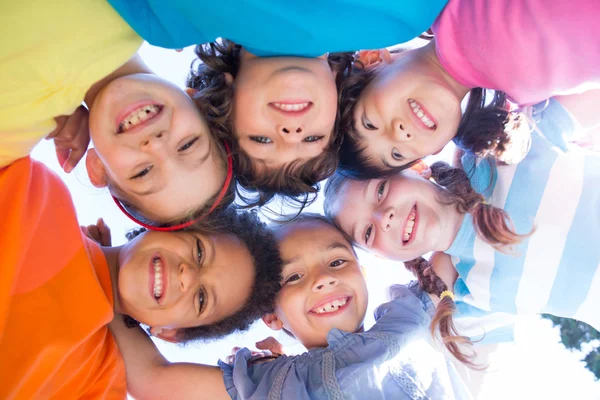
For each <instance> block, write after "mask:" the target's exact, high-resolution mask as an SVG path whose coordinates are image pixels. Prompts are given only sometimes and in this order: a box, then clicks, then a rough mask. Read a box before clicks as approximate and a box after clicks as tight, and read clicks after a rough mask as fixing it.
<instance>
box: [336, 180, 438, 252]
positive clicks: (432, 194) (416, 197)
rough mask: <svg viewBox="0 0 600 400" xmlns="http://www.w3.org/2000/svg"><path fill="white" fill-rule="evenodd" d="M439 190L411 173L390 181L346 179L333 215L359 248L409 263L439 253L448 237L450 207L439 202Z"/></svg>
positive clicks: (337, 196) (337, 198)
mask: <svg viewBox="0 0 600 400" xmlns="http://www.w3.org/2000/svg"><path fill="white" fill-rule="evenodd" d="M438 192H439V189H438V187H437V186H435V185H434V184H433V183H432V182H429V181H428V180H425V179H423V178H422V177H420V176H419V174H418V173H416V172H414V171H412V170H406V171H403V172H402V173H400V174H398V175H395V176H393V177H391V178H387V179H371V180H365V181H355V180H347V181H346V182H344V183H343V184H342V186H341V187H340V190H339V192H338V193H337V194H336V197H335V198H334V199H333V202H332V205H331V213H332V215H333V217H334V219H335V220H336V221H337V223H338V224H339V225H340V227H341V228H342V230H343V231H344V232H346V233H347V234H348V235H350V236H351V237H352V238H353V239H354V241H355V242H356V243H357V244H358V245H359V246H361V247H364V248H365V249H368V250H369V251H372V252H373V253H375V254H378V255H380V256H383V257H385V258H389V259H392V260H397V261H407V260H412V259H414V258H416V257H419V256H422V255H423V254H425V253H428V252H430V251H432V250H436V249H437V248H436V246H437V244H438V243H440V242H441V240H443V239H444V238H445V236H444V226H445V224H446V221H447V216H448V215H447V213H448V209H447V207H444V206H442V205H441V204H440V203H438V201H437V198H438V196H439V193H438Z"/></svg>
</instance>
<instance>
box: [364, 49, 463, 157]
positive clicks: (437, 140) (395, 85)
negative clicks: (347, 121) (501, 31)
mask: <svg viewBox="0 0 600 400" xmlns="http://www.w3.org/2000/svg"><path fill="white" fill-rule="evenodd" d="M418 50H419V49H417V50H409V51H406V52H404V53H401V54H400V55H399V57H398V58H397V60H396V61H395V62H393V63H392V64H389V65H386V66H384V67H382V68H381V69H380V71H379V72H378V74H377V75H376V76H375V78H374V79H373V81H371V82H370V83H369V85H368V86H367V87H366V88H365V89H364V91H363V93H362V94H361V97H360V99H359V101H358V102H357V104H356V107H355V110H354V126H355V129H356V133H357V134H358V136H359V139H358V140H359V142H360V144H361V147H366V150H365V153H366V156H367V157H369V159H370V164H371V165H374V166H377V167H380V168H384V169H389V168H391V167H398V166H402V165H406V164H408V163H409V162H411V161H414V160H417V159H420V158H423V157H425V156H428V155H431V154H434V153H436V152H438V151H440V150H441V149H442V148H443V147H444V146H445V145H446V144H447V143H448V142H450V140H452V138H453V137H454V136H455V135H456V130H457V128H458V125H459V123H460V119H461V115H462V114H461V108H460V102H461V100H462V97H461V96H458V95H457V93H456V92H455V91H454V90H452V86H451V85H450V84H449V83H448V81H447V80H446V77H445V76H444V74H441V73H440V68H441V67H440V66H438V65H436V64H435V63H432V62H431V60H430V58H429V57H427V55H426V54H423V52H422V51H418Z"/></svg>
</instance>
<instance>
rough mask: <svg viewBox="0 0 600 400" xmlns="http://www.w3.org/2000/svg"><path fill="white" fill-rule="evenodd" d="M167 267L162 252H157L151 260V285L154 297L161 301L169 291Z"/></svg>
mask: <svg viewBox="0 0 600 400" xmlns="http://www.w3.org/2000/svg"><path fill="white" fill-rule="evenodd" d="M166 269H167V268H166V265H165V263H164V262H163V259H162V258H161V256H160V254H158V253H156V254H155V255H154V256H153V257H152V259H151V260H150V266H149V275H150V282H149V286H150V293H151V294H152V297H154V299H155V300H156V301H157V302H159V303H160V301H161V300H162V299H163V298H164V297H165V294H166V291H167V276H166Z"/></svg>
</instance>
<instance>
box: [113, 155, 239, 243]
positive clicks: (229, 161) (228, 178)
mask: <svg viewBox="0 0 600 400" xmlns="http://www.w3.org/2000/svg"><path fill="white" fill-rule="evenodd" d="M223 145H224V146H225V151H226V152H227V176H226V177H225V184H224V185H223V187H222V188H221V191H220V192H219V194H218V195H217V198H216V199H215V202H214V203H213V205H212V206H211V207H210V209H209V210H208V212H207V213H206V214H202V215H201V216H199V217H198V218H196V219H193V220H191V221H187V222H184V223H183V224H179V225H173V226H153V225H148V224H146V223H144V222H142V221H140V220H138V219H137V218H136V217H134V216H133V215H131V214H130V213H129V212H128V211H127V210H126V209H125V207H123V205H122V204H121V202H120V201H119V199H117V198H116V197H115V196H112V198H113V200H114V201H115V204H116V205H117V207H119V210H121V211H122V212H123V214H125V215H126V216H127V217H128V218H129V219H130V220H132V221H133V222H135V223H136V224H138V225H141V226H143V227H144V228H146V229H150V230H152V231H160V232H171V231H178V230H180V229H183V228H187V227H188V226H190V225H193V224H195V223H196V222H198V221H200V220H201V219H202V218H204V217H206V216H207V215H209V214H210V213H211V212H213V211H214V209H215V208H217V206H218V205H219V203H221V200H223V197H225V194H226V193H227V189H228V188H229V185H230V184H231V180H232V179H233V161H232V159H231V152H230V151H229V146H228V145H227V143H223Z"/></svg>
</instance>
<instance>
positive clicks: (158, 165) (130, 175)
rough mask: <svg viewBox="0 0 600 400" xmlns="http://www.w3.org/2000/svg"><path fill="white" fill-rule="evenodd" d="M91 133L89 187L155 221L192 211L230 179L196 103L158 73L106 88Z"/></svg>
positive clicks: (118, 81) (99, 98) (93, 116)
mask: <svg viewBox="0 0 600 400" xmlns="http://www.w3.org/2000/svg"><path fill="white" fill-rule="evenodd" d="M90 133H91V138H92V141H93V143H94V146H95V149H91V150H90V152H89V153H88V162H87V166H88V174H89V175H90V180H91V181H92V183H93V184H94V185H96V186H100V187H101V186H106V184H107V183H109V182H110V183H111V184H112V185H113V186H116V187H118V188H119V189H120V192H122V196H124V197H125V198H124V200H126V201H127V202H128V203H131V204H132V205H134V206H135V207H136V208H137V209H139V210H140V212H141V213H142V214H143V215H144V216H145V217H146V218H148V219H150V220H153V221H157V222H170V221H172V220H175V219H178V218H181V217H182V216H184V215H185V214H188V213H191V212H194V211H195V210H197V209H199V208H201V207H202V206H203V205H204V204H205V203H206V202H207V201H208V200H209V199H210V198H211V197H213V196H214V195H215V194H216V193H217V192H218V191H219V189H220V188H221V187H222V185H223V182H224V180H225V173H226V171H225V163H224V161H223V160H222V159H221V154H220V152H219V149H218V147H217V145H216V143H215V142H214V140H213V139H212V137H211V135H210V132H209V128H208V126H207V124H206V121H205V120H204V118H202V116H201V114H200V112H199V110H198V109H197V108H196V106H195V104H194V102H193V101H192V100H191V99H190V98H189V96H188V95H187V94H186V93H185V92H184V91H182V90H181V89H179V88H178V87H176V86H175V85H173V84H171V83H169V82H167V81H165V80H163V79H161V78H159V77H157V76H156V75H150V74H135V75H127V76H124V77H122V78H119V79H116V80H114V81H112V82H110V83H109V84H108V85H107V86H106V87H104V89H103V90H102V91H101V92H100V93H99V94H98V96H97V97H96V100H95V101H94V103H93V105H92V106H91V108H90ZM118 197H121V196H118Z"/></svg>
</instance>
